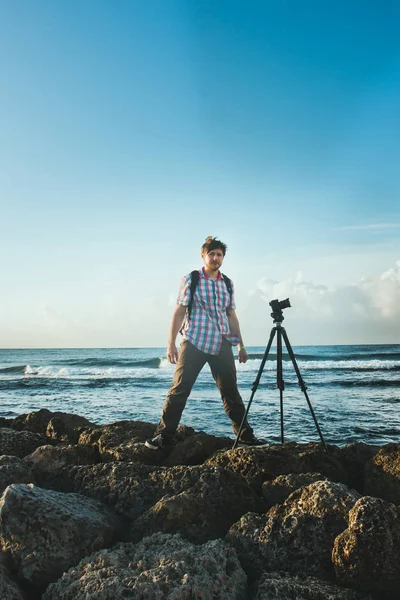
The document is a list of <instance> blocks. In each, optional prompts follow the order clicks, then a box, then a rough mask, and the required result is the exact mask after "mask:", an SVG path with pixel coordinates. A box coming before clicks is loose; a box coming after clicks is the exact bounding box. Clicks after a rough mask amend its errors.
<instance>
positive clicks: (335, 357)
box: [248, 349, 400, 362]
mask: <svg viewBox="0 0 400 600" xmlns="http://www.w3.org/2000/svg"><path fill="white" fill-rule="evenodd" d="M293 354H294V356H295V358H296V360H302V361H305V362H308V361H318V362H327V361H343V362H345V361H355V360H380V361H388V360H397V361H400V352H371V353H369V352H368V353H366V352H364V353H362V352H354V353H352V352H350V351H349V353H348V354H347V353H343V354H325V355H324V354H302V353H301V352H296V350H295V349H293ZM264 356H265V352H263V353H259V352H256V353H254V352H250V353H249V354H248V357H249V359H251V360H262V359H263V358H264ZM276 357H277V355H276V352H269V353H268V361H271V360H272V361H274V360H275V361H276ZM282 358H283V360H290V357H289V354H288V352H286V351H284V350H283V351H282Z"/></svg>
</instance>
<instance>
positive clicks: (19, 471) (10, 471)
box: [0, 455, 35, 494]
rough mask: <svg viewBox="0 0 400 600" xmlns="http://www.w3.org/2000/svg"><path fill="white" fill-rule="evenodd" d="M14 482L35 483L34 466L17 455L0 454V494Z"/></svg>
mask: <svg viewBox="0 0 400 600" xmlns="http://www.w3.org/2000/svg"><path fill="white" fill-rule="evenodd" d="M12 483H35V478H34V475H33V470H32V467H31V466H30V465H28V464H27V463H26V462H25V461H24V460H22V458H18V457H17V456H4V455H3V456H0V494H2V493H3V492H4V490H5V489H6V487H7V486H9V485H11V484H12Z"/></svg>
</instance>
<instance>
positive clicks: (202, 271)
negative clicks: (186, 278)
mask: <svg viewBox="0 0 400 600" xmlns="http://www.w3.org/2000/svg"><path fill="white" fill-rule="evenodd" d="M200 273H201V274H202V275H203V277H204V278H205V279H211V277H209V276H208V275H207V273H206V272H205V270H204V267H201V271H200ZM220 279H222V275H221V271H218V276H217V279H216V280H215V281H219V280H220Z"/></svg>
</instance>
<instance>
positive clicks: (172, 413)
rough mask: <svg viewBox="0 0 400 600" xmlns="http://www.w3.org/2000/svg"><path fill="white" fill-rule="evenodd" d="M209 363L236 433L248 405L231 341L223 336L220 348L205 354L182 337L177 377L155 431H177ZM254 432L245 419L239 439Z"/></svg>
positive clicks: (247, 436)
mask: <svg viewBox="0 0 400 600" xmlns="http://www.w3.org/2000/svg"><path fill="white" fill-rule="evenodd" d="M206 363H208V364H209V365H210V369H211V373H212V376H213V377H214V380H215V383H216V384H217V387H218V389H219V391H220V393H221V398H222V402H223V404H224V409H225V412H226V414H227V415H228V417H229V418H230V420H231V421H232V427H233V431H234V432H235V434H237V432H238V431H239V428H240V425H241V423H242V419H243V417H244V414H245V412H246V409H245V407H244V404H243V401H242V398H241V396H240V394H239V390H238V388H237V383H236V367H235V359H234V356H233V351H232V345H231V344H230V343H229V342H228V340H226V339H225V338H223V340H222V345H221V349H220V351H219V353H218V354H217V355H213V354H206V353H205V352H202V351H201V350H198V349H197V348H196V347H195V346H193V344H191V343H190V342H189V341H188V340H183V341H182V343H181V347H180V352H179V357H178V362H177V365H176V370H175V374H174V380H173V383H172V386H171V388H170V390H169V392H168V394H167V397H166V400H165V403H164V407H163V413H162V417H161V420H160V423H159V424H158V427H157V429H156V431H155V434H156V435H157V434H159V433H162V434H163V435H164V436H165V437H166V438H171V437H172V436H173V435H174V433H175V431H176V429H177V427H178V425H179V421H180V419H181V416H182V412H183V409H184V408H185V405H186V400H187V399H188V397H189V394H190V392H191V390H192V387H193V385H194V383H195V381H196V379H197V377H198V375H199V373H200V371H201V369H202V368H203V367H204V365H205V364H206ZM252 435H253V430H252V428H251V427H250V425H249V424H248V422H247V420H246V421H245V423H244V425H243V428H242V433H241V436H240V439H242V440H248V439H249V438H251V437H252Z"/></svg>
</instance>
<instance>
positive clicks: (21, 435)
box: [0, 427, 47, 458]
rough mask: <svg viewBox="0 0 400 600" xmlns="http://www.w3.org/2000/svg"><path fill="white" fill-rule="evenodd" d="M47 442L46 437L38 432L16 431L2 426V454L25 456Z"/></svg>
mask: <svg viewBox="0 0 400 600" xmlns="http://www.w3.org/2000/svg"><path fill="white" fill-rule="evenodd" d="M46 443H47V441H46V438H45V437H44V436H43V435H40V434H38V433H32V432H31V431H14V430H13V429H9V428H6V427H2V428H0V455H3V454H7V455H9V456H17V457H19V458H23V457H24V456H26V455H27V454H31V452H33V451H34V450H36V448H38V447H39V446H43V444H46Z"/></svg>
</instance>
